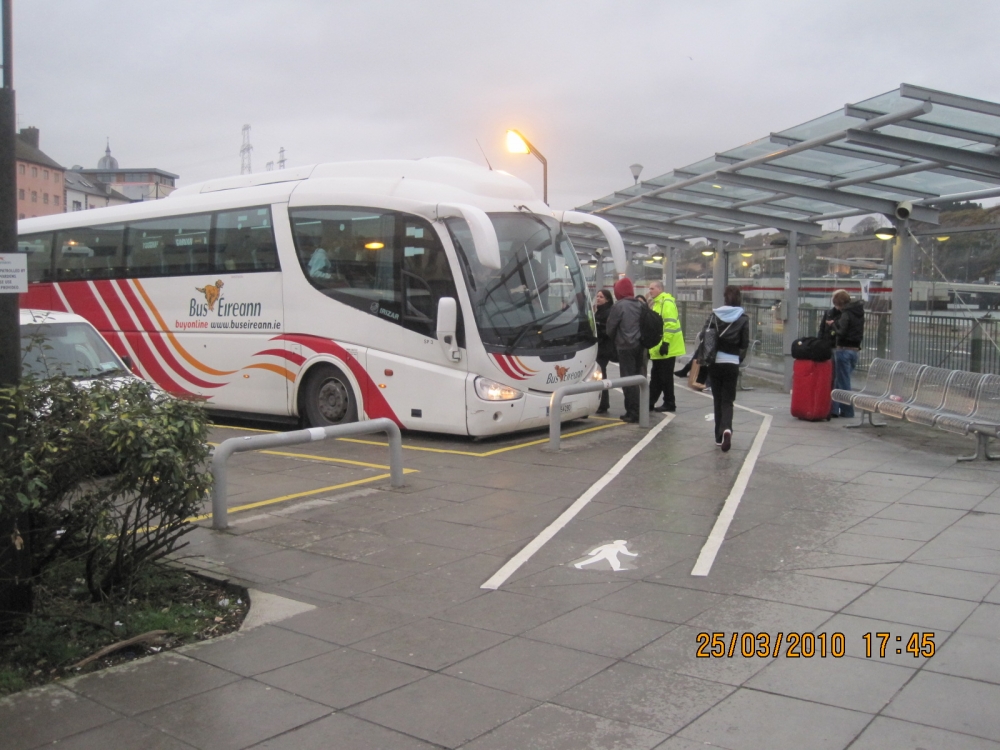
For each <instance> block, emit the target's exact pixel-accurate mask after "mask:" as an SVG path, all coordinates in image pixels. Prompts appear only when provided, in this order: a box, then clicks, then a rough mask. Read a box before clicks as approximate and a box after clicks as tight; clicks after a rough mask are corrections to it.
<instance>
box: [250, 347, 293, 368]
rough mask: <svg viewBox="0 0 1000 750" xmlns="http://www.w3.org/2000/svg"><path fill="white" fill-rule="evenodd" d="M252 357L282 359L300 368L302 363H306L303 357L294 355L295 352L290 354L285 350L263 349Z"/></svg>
mask: <svg viewBox="0 0 1000 750" xmlns="http://www.w3.org/2000/svg"><path fill="white" fill-rule="evenodd" d="M253 356H255V357H264V356H266V357H282V358H284V359H287V360H288V361H289V362H292V363H294V364H297V365H300V366H301V365H302V363H303V362H305V361H306V358H305V357H303V356H302V355H301V354H296V353H295V352H290V351H287V350H285V349H265V350H264V351H262V352H257V353H256V354H254V355H253Z"/></svg>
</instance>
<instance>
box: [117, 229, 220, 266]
mask: <svg viewBox="0 0 1000 750" xmlns="http://www.w3.org/2000/svg"><path fill="white" fill-rule="evenodd" d="M211 228H212V215H211V214H190V215H187V216H165V217H163V218H160V219H150V220H148V221H137V222H135V223H133V224H129V231H128V267H129V273H130V274H131V275H133V276H136V277H139V278H141V277H143V276H186V275H189V274H194V273H202V272H201V271H199V270H198V269H197V266H196V264H195V262H194V258H195V256H196V255H197V254H198V253H201V255H202V257H204V255H205V252H204V249H205V248H207V247H208V238H209V233H210V231H211Z"/></svg>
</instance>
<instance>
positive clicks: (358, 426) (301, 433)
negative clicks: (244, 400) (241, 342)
mask: <svg viewBox="0 0 1000 750" xmlns="http://www.w3.org/2000/svg"><path fill="white" fill-rule="evenodd" d="M372 432H384V433H385V434H386V435H388V437H389V474H390V477H391V479H390V482H391V484H392V486H393V487H402V486H403V438H402V435H401V434H400V432H399V426H398V425H397V424H396V423H395V422H393V421H392V420H391V419H387V418H385V417H382V418H380V419H371V420H368V421H367V422H352V423H351V424H337V425H331V426H329V427H311V428H309V429H308V430H295V431H294V432H281V433H276V434H273V435H254V436H253V437H238V438H229V440H223V441H222V442H221V443H220V444H219V446H218V447H217V448H216V449H215V453H214V454H213V456H212V479H213V480H214V485H213V488H212V528H213V529H226V528H229V518H228V513H229V508H228V506H227V504H226V494H227V488H226V461H227V460H228V459H229V457H230V456H231V455H232V454H233V453H243V452H245V451H255V450H261V449H263V448H275V447H277V446H280V445H299V444H301V443H311V442H313V441H316V440H326V439H327V438H339V437H348V436H351V435H367V434H370V433H372Z"/></svg>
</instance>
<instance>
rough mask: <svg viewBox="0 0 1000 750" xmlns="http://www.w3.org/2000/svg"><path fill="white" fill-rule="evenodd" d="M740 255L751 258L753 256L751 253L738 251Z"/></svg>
mask: <svg viewBox="0 0 1000 750" xmlns="http://www.w3.org/2000/svg"><path fill="white" fill-rule="evenodd" d="M740 255H742V256H743V257H744V258H752V257H753V253H745V252H744V253H740Z"/></svg>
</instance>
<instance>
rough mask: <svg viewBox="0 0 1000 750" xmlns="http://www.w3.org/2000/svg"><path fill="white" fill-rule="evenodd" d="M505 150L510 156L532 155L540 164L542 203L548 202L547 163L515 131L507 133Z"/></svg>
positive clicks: (525, 139)
mask: <svg viewBox="0 0 1000 750" xmlns="http://www.w3.org/2000/svg"><path fill="white" fill-rule="evenodd" d="M507 150H508V151H510V152H511V153H512V154H534V155H535V158H536V159H538V161H540V162H541V163H542V201H544V202H545V203H546V204H548V202H549V162H548V161H547V160H546V159H545V157H544V156H542V155H541V154H540V153H539V151H538V149H537V148H535V147H534V146H532V145H531V142H530V141H529V140H528V139H527V138H525V137H524V136H523V135H521V134H520V133H519V132H517V131H516V130H508V131H507Z"/></svg>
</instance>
